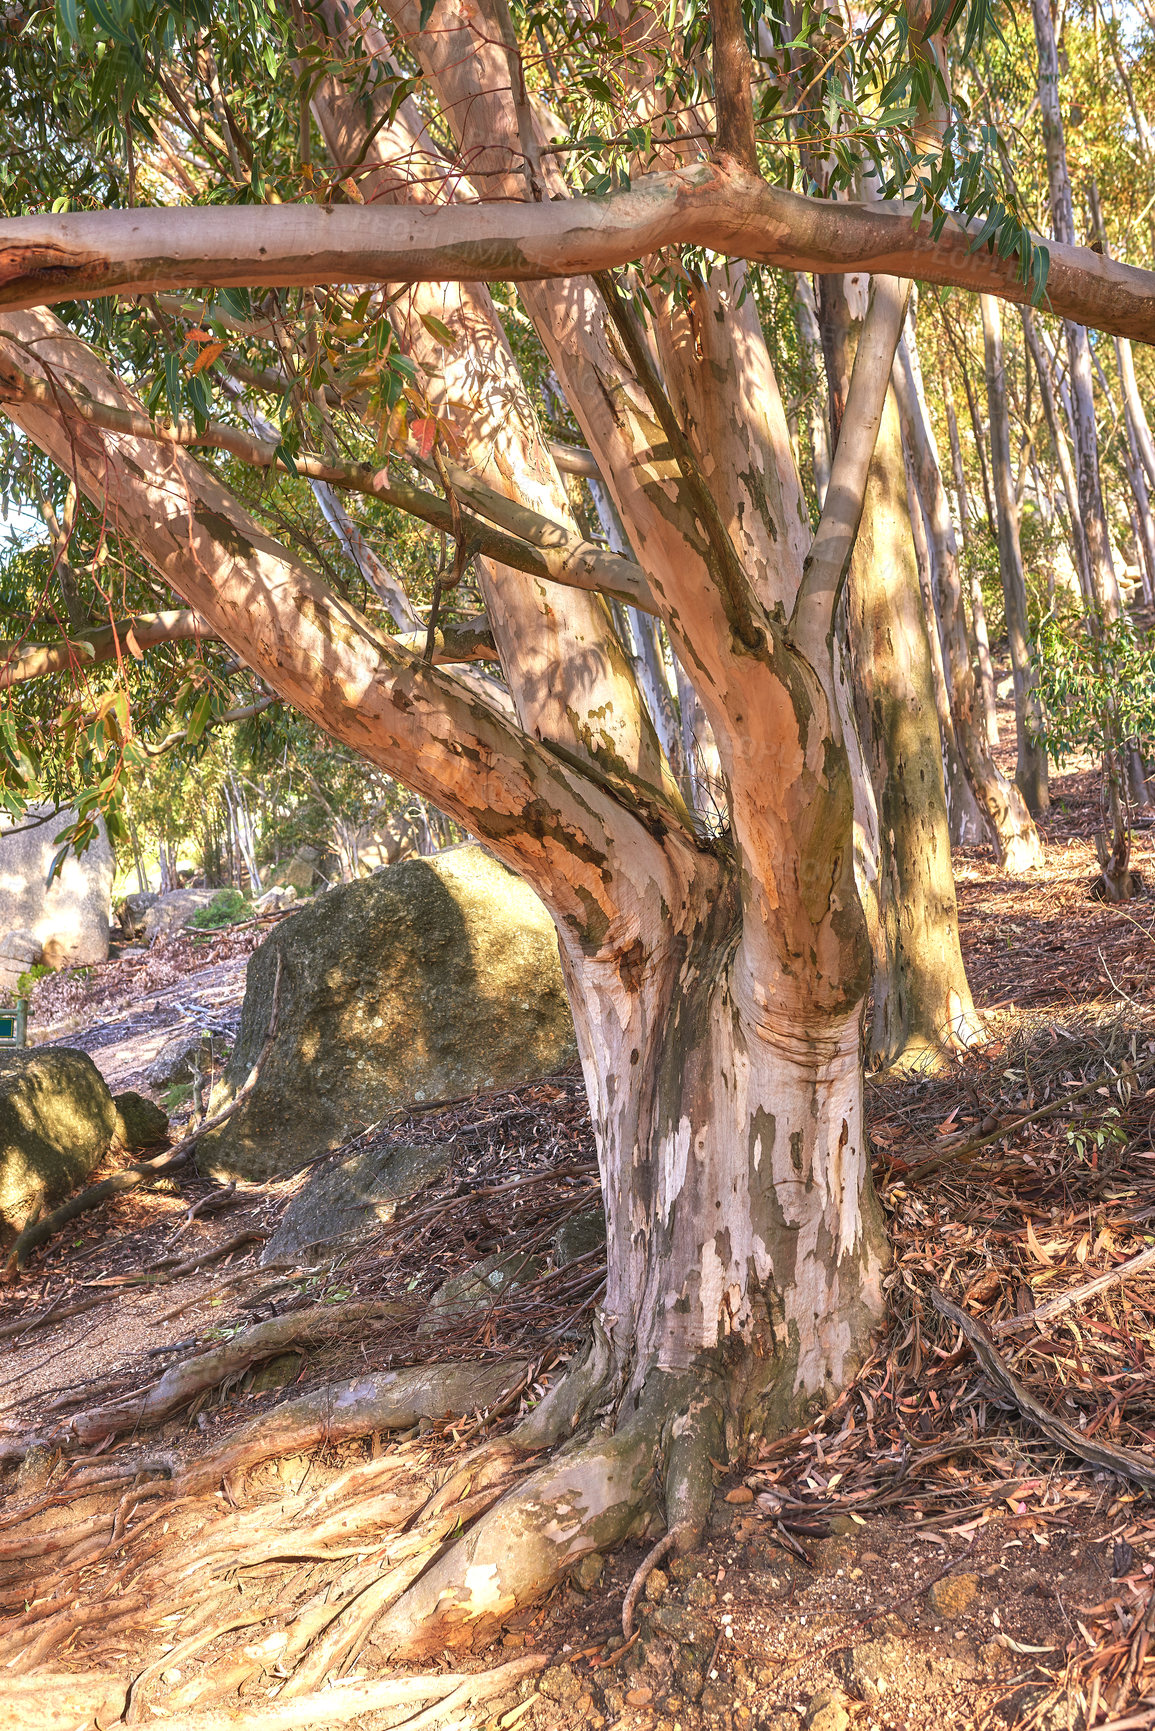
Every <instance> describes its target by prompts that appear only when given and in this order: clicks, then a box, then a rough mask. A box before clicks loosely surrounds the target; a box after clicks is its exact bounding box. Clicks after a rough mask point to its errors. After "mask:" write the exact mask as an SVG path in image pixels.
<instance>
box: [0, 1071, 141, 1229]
mask: <svg viewBox="0 0 1155 1731" xmlns="http://www.w3.org/2000/svg"><path fill="white" fill-rule="evenodd" d="M116 1129H117V1118H116V1107H115V1106H114V1105H113V1102H112V1095H111V1094H110V1093H109V1091H108V1084H107V1083H106V1082H105V1080H104V1077H103V1076H102V1075H101V1074H100V1071H99V1070H98V1069H97V1068H96V1065H95V1064H94V1063H93V1061H92V1059H91V1058H90V1057H89V1056H88V1053H87V1052H76V1051H73V1050H71V1048H69V1047H66V1046H42V1047H39V1048H37V1047H24V1048H20V1047H13V1048H10V1049H9V1050H7V1051H0V1222H3V1224H4V1225H5V1226H8V1227H20V1226H22V1225H23V1224H24V1222H25V1220H27V1218H28V1216H29V1214H30V1213H31V1212H32V1209H33V1208H34V1207H35V1206H36V1204H37V1203H39V1204H40V1205H41V1207H43V1208H51V1207H53V1206H54V1204H55V1203H57V1202H59V1201H61V1200H62V1198H63V1197H65V1196H67V1195H69V1193H70V1192H71V1191H73V1190H75V1189H76V1188H77V1187H78V1185H81V1184H83V1183H84V1181H85V1179H86V1178H87V1177H88V1176H89V1174H90V1173H91V1172H92V1170H93V1168H94V1167H96V1166H98V1165H99V1164H100V1162H101V1160H102V1159H103V1158H104V1156H105V1154H106V1153H107V1151H108V1147H109V1144H110V1143H111V1141H112V1138H113V1136H114V1135H115V1134H116Z"/></svg>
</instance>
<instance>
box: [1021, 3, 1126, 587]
mask: <svg viewBox="0 0 1155 1731" xmlns="http://www.w3.org/2000/svg"><path fill="white" fill-rule="evenodd" d="M1031 14H1032V17H1033V19H1034V25H1035V42H1036V45H1037V47H1038V53H1039V111H1040V114H1041V116H1042V123H1043V143H1044V146H1045V148H1046V153H1047V180H1048V184H1049V189H1050V203H1051V221H1052V224H1053V227H1054V232H1055V236H1056V238H1057V239H1058V240H1059V241H1061V242H1062V243H1064V244H1065V245H1067V246H1073V245H1074V242H1075V215H1074V207H1073V204H1072V200H1071V178H1070V174H1069V172H1068V169H1067V147H1066V142H1065V140H1064V136H1063V115H1062V107H1061V104H1060V101H1059V57H1058V52H1057V49H1056V46H1055V25H1054V20H1053V19H1052V17H1051V3H1050V0H1031ZM1054 310H1056V311H1060V310H1061V309H1058V308H1055V309H1054ZM1063 330H1064V334H1065V336H1066V339H1067V355H1068V358H1069V364H1070V387H1071V417H1072V428H1073V432H1074V440H1075V456H1076V461H1077V468H1078V482H1079V514H1080V520H1081V523H1082V531H1083V535H1084V537H1085V540H1086V545H1087V576H1088V579H1089V581H1090V585H1091V593H1092V596H1093V597H1094V602H1095V606H1096V608H1097V609H1098V611H1099V613H1100V614H1101V615H1102V617H1103V618H1104V619H1114V618H1116V617H1117V616H1118V613H1119V608H1120V600H1119V585H1118V581H1117V579H1116V576H1115V567H1114V563H1113V561H1112V558H1111V541H1110V535H1109V533H1108V528H1107V513H1106V510H1105V509H1104V504H1103V484H1102V479H1101V477H1100V474H1099V434H1098V429H1097V427H1096V425H1095V388H1094V372H1093V368H1092V363H1091V343H1090V338H1089V336H1088V334H1087V320H1086V319H1080V318H1077V317H1075V318H1072V317H1071V315H1070V314H1066V315H1065V316H1064V318H1063ZM1116 334H1118V335H1121V336H1122V335H1125V334H1126V333H1125V332H1118V333H1116Z"/></svg>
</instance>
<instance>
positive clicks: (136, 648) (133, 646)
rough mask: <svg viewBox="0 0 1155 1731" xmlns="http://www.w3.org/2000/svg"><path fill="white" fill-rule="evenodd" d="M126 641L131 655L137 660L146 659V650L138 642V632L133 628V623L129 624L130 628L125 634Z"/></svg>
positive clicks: (126, 646)
mask: <svg viewBox="0 0 1155 1731" xmlns="http://www.w3.org/2000/svg"><path fill="white" fill-rule="evenodd" d="M124 643H125V648H126V649H127V650H128V653H129V654H130V655H131V656H133V657H134V659H135V660H137V661H143V660H144V650H143V649H142V648H141V647H140V644H139V643H138V642H137V640H136V632H135V631H134V630H133V629H132V626H131V625H130V626H129V628H128V630H127V631H126V632H125V634H124Z"/></svg>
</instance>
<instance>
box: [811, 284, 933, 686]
mask: <svg viewBox="0 0 1155 1731" xmlns="http://www.w3.org/2000/svg"><path fill="white" fill-rule="evenodd" d="M909 293H910V284H909V283H908V282H903V281H902V280H901V279H899V278H897V277H876V278H875V280H874V289H873V293H872V295H871V298H870V306H869V309H868V310H867V314H866V318H865V321H864V322H863V327H862V335H861V337H860V338H859V343H858V352H857V354H856V355H855V357H854V371H853V372H852V374H851V376H850V389H849V391H848V392H847V397H846V411H845V413H844V415H843V418H842V430H841V432H840V433H839V435H838V444H837V447H836V448H835V452H834V461H833V463H832V464H831V468H830V484H829V486H828V487H827V489H826V500H825V503H824V504H823V507H822V516H821V517H820V518H819V522H818V528H817V530H816V531H815V535H814V541H813V543H812V545H811V548H810V553H809V555H808V557H807V560H806V566H805V570H804V571H803V575H802V582H801V585H800V586H799V590H798V596H797V599H796V600H795V603H794V611H793V613H792V614H791V617H790V632H791V635H792V636H793V637H794V639H795V641H796V642H797V643H799V645H800V646H801V647H802V648H803V649H804V650H805V651H806V653H807V654H808V655H809V656H810V657H811V659H812V660H813V661H814V664H815V666H816V667H820V666H825V665H826V660H827V659H828V658H826V657H819V656H818V651H819V649H820V648H821V647H822V646H824V645H825V643H826V639H827V637H828V635H829V633H830V631H831V630H832V629H833V623H834V614H835V610H836V608H837V606H838V598H839V596H840V595H841V593H842V585H843V583H844V582H845V581H846V572H847V570H848V568H849V565H850V555H851V552H852V551H853V548H854V540H855V536H856V535H857V534H858V525H859V522H860V520H861V517H862V506H863V501H864V499H865V497H866V483H867V480H868V478H869V474H870V464H871V460H872V458H873V456H874V447H875V443H876V442H877V439H878V429H879V427H880V426H881V424H882V411H883V407H884V406H885V403H886V393H887V390H888V389H889V386H890V373H891V368H892V367H893V365H894V355H895V350H896V349H897V347H898V339H899V337H900V336H901V335H902V325H903V320H904V319H905V317H906V302H907V296H908V294H909Z"/></svg>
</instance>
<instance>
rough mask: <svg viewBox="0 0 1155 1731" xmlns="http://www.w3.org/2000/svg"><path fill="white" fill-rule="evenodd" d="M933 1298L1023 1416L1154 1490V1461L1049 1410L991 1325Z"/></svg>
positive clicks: (1074, 1450)
mask: <svg viewBox="0 0 1155 1731" xmlns="http://www.w3.org/2000/svg"><path fill="white" fill-rule="evenodd" d="M930 1301H931V1303H932V1304H933V1305H934V1307H935V1309H936V1310H937V1311H938V1312H939V1314H940V1315H942V1316H945V1317H946V1319H947V1321H948V1322H953V1323H954V1325H955V1327H956V1328H958V1329H961V1331H962V1333H963V1336H964V1338H965V1339H966V1340H967V1341H968V1342H969V1343H970V1347H971V1350H972V1351H973V1353H974V1355H975V1357H976V1358H977V1359H978V1361H979V1363H980V1364H981V1365H982V1367H983V1370H984V1371H985V1372H986V1374H987V1376H988V1377H989V1379H990V1381H991V1382H992V1383H993V1384H994V1385H995V1387H996V1388H997V1389H999V1390H1000V1392H1001V1393H1002V1394H1004V1395H1006V1397H1007V1399H1008V1400H1009V1401H1011V1402H1012V1403H1013V1405H1015V1406H1017V1407H1018V1409H1019V1411H1020V1412H1021V1413H1022V1414H1023V1416H1024V1418H1028V1419H1030V1421H1031V1423H1032V1424H1034V1425H1036V1426H1037V1427H1038V1428H1039V1430H1041V1431H1042V1433H1043V1435H1044V1436H1045V1437H1048V1438H1049V1439H1050V1440H1051V1442H1053V1443H1056V1444H1057V1445H1058V1447H1059V1448H1064V1449H1068V1450H1069V1451H1070V1453H1071V1454H1073V1455H1078V1456H1079V1458H1080V1460H1085V1461H1090V1462H1091V1464H1092V1465H1093V1466H1097V1467H1105V1468H1106V1470H1107V1471H1108V1472H1112V1473H1118V1475H1119V1477H1120V1478H1125V1479H1132V1480H1134V1482H1135V1483H1136V1484H1140V1485H1143V1486H1144V1488H1145V1489H1147V1490H1155V1461H1151V1460H1148V1459H1146V1458H1145V1457H1144V1456H1143V1455H1139V1454H1136V1453H1135V1452H1134V1451H1133V1450H1132V1449H1118V1448H1110V1447H1108V1445H1107V1444H1106V1443H1101V1442H1096V1441H1094V1439H1093V1438H1091V1437H1087V1436H1084V1435H1083V1433H1082V1432H1081V1431H1077V1430H1076V1429H1075V1428H1074V1426H1073V1425H1069V1424H1066V1423H1064V1421H1063V1420H1062V1419H1061V1418H1058V1417H1056V1415H1055V1414H1054V1413H1052V1412H1049V1411H1048V1410H1047V1408H1046V1407H1045V1406H1043V1405H1042V1403H1041V1402H1040V1401H1037V1400H1036V1399H1035V1397H1034V1395H1033V1394H1031V1393H1029V1391H1028V1390H1027V1389H1025V1388H1024V1387H1023V1385H1022V1383H1021V1382H1020V1381H1019V1380H1018V1378H1017V1377H1016V1376H1014V1375H1013V1374H1012V1373H1011V1371H1010V1370H1009V1369H1008V1368H1007V1366H1006V1365H1005V1364H1004V1362H1003V1360H1002V1358H1001V1357H1000V1356H999V1351H998V1348H997V1347H996V1346H995V1343H994V1341H993V1339H992V1338H991V1335H990V1332H989V1331H988V1329H987V1328H986V1327H985V1326H984V1325H983V1324H982V1323H981V1322H979V1321H977V1320H976V1319H975V1318H974V1317H973V1316H968V1315H967V1314H966V1312H965V1311H964V1310H960V1309H959V1307H958V1305H957V1304H952V1303H951V1301H950V1299H949V1298H944V1297H943V1295H942V1293H941V1292H939V1291H938V1289H937V1288H936V1287H933V1286H932V1287H931V1289H930Z"/></svg>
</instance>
